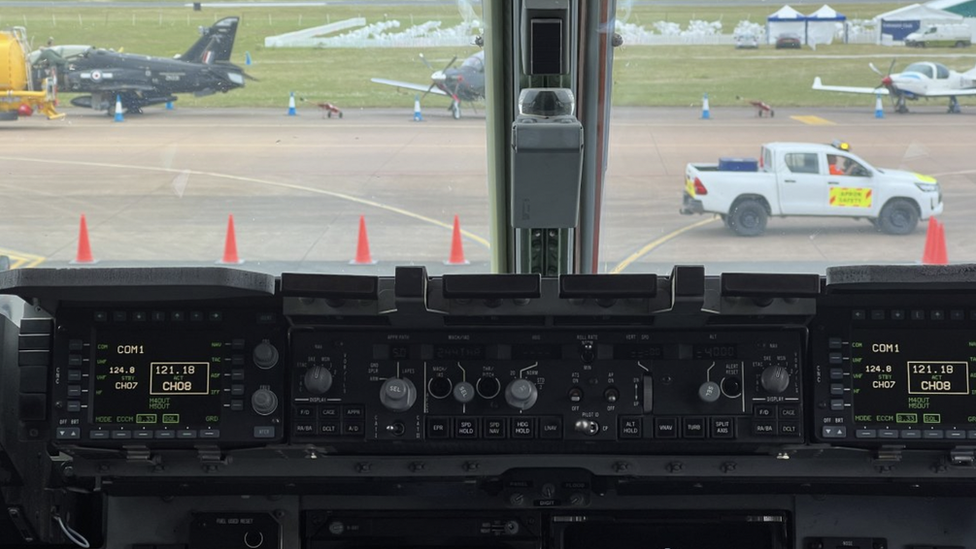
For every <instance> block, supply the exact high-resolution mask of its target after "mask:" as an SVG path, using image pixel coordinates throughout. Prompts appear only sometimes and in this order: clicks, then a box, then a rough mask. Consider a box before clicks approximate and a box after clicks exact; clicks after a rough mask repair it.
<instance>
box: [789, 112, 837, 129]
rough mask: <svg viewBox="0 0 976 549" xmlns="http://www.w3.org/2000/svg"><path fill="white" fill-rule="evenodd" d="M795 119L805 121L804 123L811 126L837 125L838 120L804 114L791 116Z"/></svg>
mask: <svg viewBox="0 0 976 549" xmlns="http://www.w3.org/2000/svg"><path fill="white" fill-rule="evenodd" d="M790 118H792V119H793V120H796V121H797V122H803V123H804V124H809V125H811V126H836V125H837V123H836V122H831V121H830V120H827V119H826V118H820V117H819V116H813V115H804V116H791V117H790Z"/></svg>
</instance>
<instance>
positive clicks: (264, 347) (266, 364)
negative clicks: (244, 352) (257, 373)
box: [251, 341, 278, 370]
mask: <svg viewBox="0 0 976 549" xmlns="http://www.w3.org/2000/svg"><path fill="white" fill-rule="evenodd" d="M251 358H253V359H254V364H255V365H256V366H257V367H258V368H261V369H262V370H267V369H269V368H274V367H275V364H278V349H276V348H275V346H274V345H272V344H270V343H268V342H267V341H262V342H261V343H258V344H257V346H256V347H254V352H253V353H251Z"/></svg>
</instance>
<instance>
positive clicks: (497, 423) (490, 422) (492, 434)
mask: <svg viewBox="0 0 976 549" xmlns="http://www.w3.org/2000/svg"><path fill="white" fill-rule="evenodd" d="M506 427H507V421H506V420H505V418H503V417H497V418H494V417H489V418H485V438H505V437H506V436H508V432H507V431H508V429H506Z"/></svg>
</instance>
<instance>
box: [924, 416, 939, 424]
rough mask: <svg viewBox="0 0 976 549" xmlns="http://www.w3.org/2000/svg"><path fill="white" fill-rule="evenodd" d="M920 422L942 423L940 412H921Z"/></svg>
mask: <svg viewBox="0 0 976 549" xmlns="http://www.w3.org/2000/svg"><path fill="white" fill-rule="evenodd" d="M922 423H942V414H922Z"/></svg>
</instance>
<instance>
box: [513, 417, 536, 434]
mask: <svg viewBox="0 0 976 549" xmlns="http://www.w3.org/2000/svg"><path fill="white" fill-rule="evenodd" d="M512 437H513V438H535V419H534V418H530V417H516V418H512Z"/></svg>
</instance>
